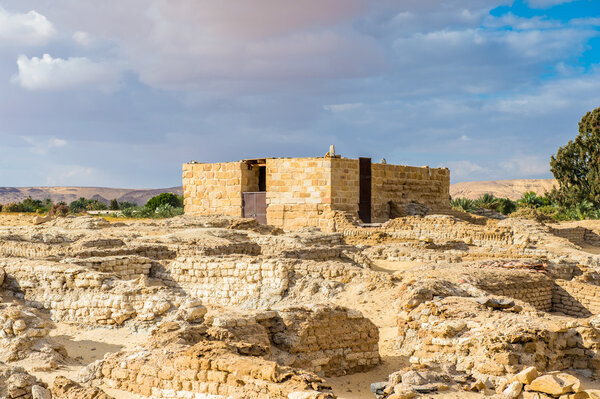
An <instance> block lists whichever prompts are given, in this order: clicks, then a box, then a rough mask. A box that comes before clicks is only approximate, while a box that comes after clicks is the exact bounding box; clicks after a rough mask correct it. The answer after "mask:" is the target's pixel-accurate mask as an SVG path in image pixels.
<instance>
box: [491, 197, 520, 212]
mask: <svg viewBox="0 0 600 399" xmlns="http://www.w3.org/2000/svg"><path fill="white" fill-rule="evenodd" d="M516 209H517V204H516V203H515V201H512V200H511V199H509V198H498V205H497V206H496V210H497V211H498V212H500V213H501V214H503V215H508V214H511V213H513V212H514V211H515V210H516Z"/></svg>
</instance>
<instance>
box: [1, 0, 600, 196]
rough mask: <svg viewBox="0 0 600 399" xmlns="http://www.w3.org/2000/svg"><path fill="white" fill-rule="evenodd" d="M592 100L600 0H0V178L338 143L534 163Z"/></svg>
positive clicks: (117, 176) (169, 180)
mask: <svg viewBox="0 0 600 399" xmlns="http://www.w3.org/2000/svg"><path fill="white" fill-rule="evenodd" d="M597 107H600V0H570V1H569V0H514V1H513V0H303V1H284V0H252V1H243V2H240V1H234V0H219V1H214V0H178V1H168V0H106V1H101V2H99V1H92V0H61V1H60V2H57V1H54V0H36V1H33V0H0V186H48V185H50V186H53V185H82V186H110V187H127V188H158V187H171V186H176V185H180V184H181V164H182V163H184V162H188V161H191V160H196V161H198V162H222V161H235V160H240V159H246V158H259V157H296V156H300V157H303V156H322V155H323V154H325V153H326V152H327V151H328V149H329V145H330V144H335V146H336V152H337V153H339V154H341V155H342V156H345V157H349V158H356V157H358V156H370V157H371V158H373V161H379V160H380V159H381V158H385V159H386V160H387V162H388V163H395V164H406V165H416V166H424V165H429V166H431V167H448V168H450V171H451V179H452V182H460V181H475V180H494V179H513V178H548V177H551V176H552V175H551V173H550V171H549V158H550V156H551V155H552V154H553V153H555V152H556V150H557V149H558V147H559V146H561V145H564V144H566V143H567V142H568V141H569V140H570V139H572V138H574V137H575V136H576V135H577V123H578V121H579V120H580V119H581V117H582V116H583V115H584V114H585V113H586V112H587V111H591V110H593V109H594V108H597Z"/></svg>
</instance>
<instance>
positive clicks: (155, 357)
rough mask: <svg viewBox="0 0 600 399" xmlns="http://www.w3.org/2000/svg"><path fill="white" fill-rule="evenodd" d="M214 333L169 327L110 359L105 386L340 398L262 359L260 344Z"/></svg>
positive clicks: (162, 392)
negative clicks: (143, 344)
mask: <svg viewBox="0 0 600 399" xmlns="http://www.w3.org/2000/svg"><path fill="white" fill-rule="evenodd" d="M225 319H227V318H225ZM219 320H220V321H219ZM212 323H213V324H217V325H218V326H220V327H224V328H229V329H232V328H233V329H235V328H236V327H239V328H244V327H252V324H251V323H249V322H248V320H243V319H241V320H239V321H238V322H236V323H234V322H233V319H229V321H225V320H222V319H216V318H215V319H213V320H212ZM254 327H256V325H254ZM211 328H212V327H211V326H208V325H205V326H196V327H190V326H188V327H186V326H183V325H181V324H177V323H165V324H163V325H162V326H160V327H159V328H158V329H157V330H156V331H155V332H154V333H153V338H152V339H151V340H150V341H149V342H148V343H147V344H146V345H145V346H144V347H143V348H139V350H136V351H134V352H119V353H116V354H112V355H108V356H107V357H105V359H104V361H103V362H102V368H101V374H102V382H104V383H105V384H107V385H109V386H110V387H113V388H118V389H121V390H125V391H130V392H134V393H138V394H141V395H144V396H153V397H167V396H168V395H177V397H191V396H190V395H195V394H199V395H202V394H204V395H207V396H208V395H215V396H216V395H222V396H228V397H236V398H237V397H239V398H242V397H243V398H249V399H251V398H262V397H269V398H282V399H283V398H315V399H317V398H318V399H328V398H335V395H333V393H332V392H331V388H329V387H328V386H327V385H326V384H325V383H324V381H323V380H322V379H320V378H319V377H317V376H316V375H315V374H312V373H310V372H307V371H302V370H298V369H294V368H291V367H286V366H281V365H279V364H278V363H277V362H275V361H271V360H266V359H264V358H263V357H260V356H257V353H258V352H257V351H253V350H249V347H252V346H256V345H260V343H257V342H244V341H237V340H238V339H240V338H239V337H238V336H236V335H235V334H231V335H228V336H227V337H226V339H225V340H224V341H222V340H216V341H215V340H214V339H215V338H223V337H222V336H221V337H219V336H216V337H215V336H213V335H211V334H212V333H214V331H215V330H212V331H211ZM234 332H235V331H234ZM217 335H218V334H217ZM211 337H212V338H211ZM263 349H264V347H263ZM248 353H252V354H250V355H249V354H248ZM169 392H172V393H169Z"/></svg>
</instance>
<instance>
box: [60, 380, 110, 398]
mask: <svg viewBox="0 0 600 399" xmlns="http://www.w3.org/2000/svg"><path fill="white" fill-rule="evenodd" d="M50 391H51V392H52V399H114V398H113V397H112V396H109V395H107V394H106V393H105V392H104V391H102V390H101V389H99V388H96V387H86V386H82V385H80V384H78V383H76V382H75V381H72V380H69V379H68V378H65V377H62V376H58V377H56V378H55V379H54V383H53V384H52V388H51V390H50Z"/></svg>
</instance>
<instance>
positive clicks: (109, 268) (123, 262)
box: [71, 255, 152, 280]
mask: <svg viewBox="0 0 600 399" xmlns="http://www.w3.org/2000/svg"><path fill="white" fill-rule="evenodd" d="M71 262H72V263H73V264H76V265H81V266H84V267H86V268H88V269H92V270H96V271H99V272H103V273H114V274H115V275H117V276H118V277H120V278H122V279H125V280H129V279H134V278H138V277H140V276H147V275H149V274H150V268H151V267H152V259H149V258H144V257H141V256H135V255H132V256H107V257H92V258H86V259H85V260H78V259H74V260H72V261H71Z"/></svg>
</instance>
